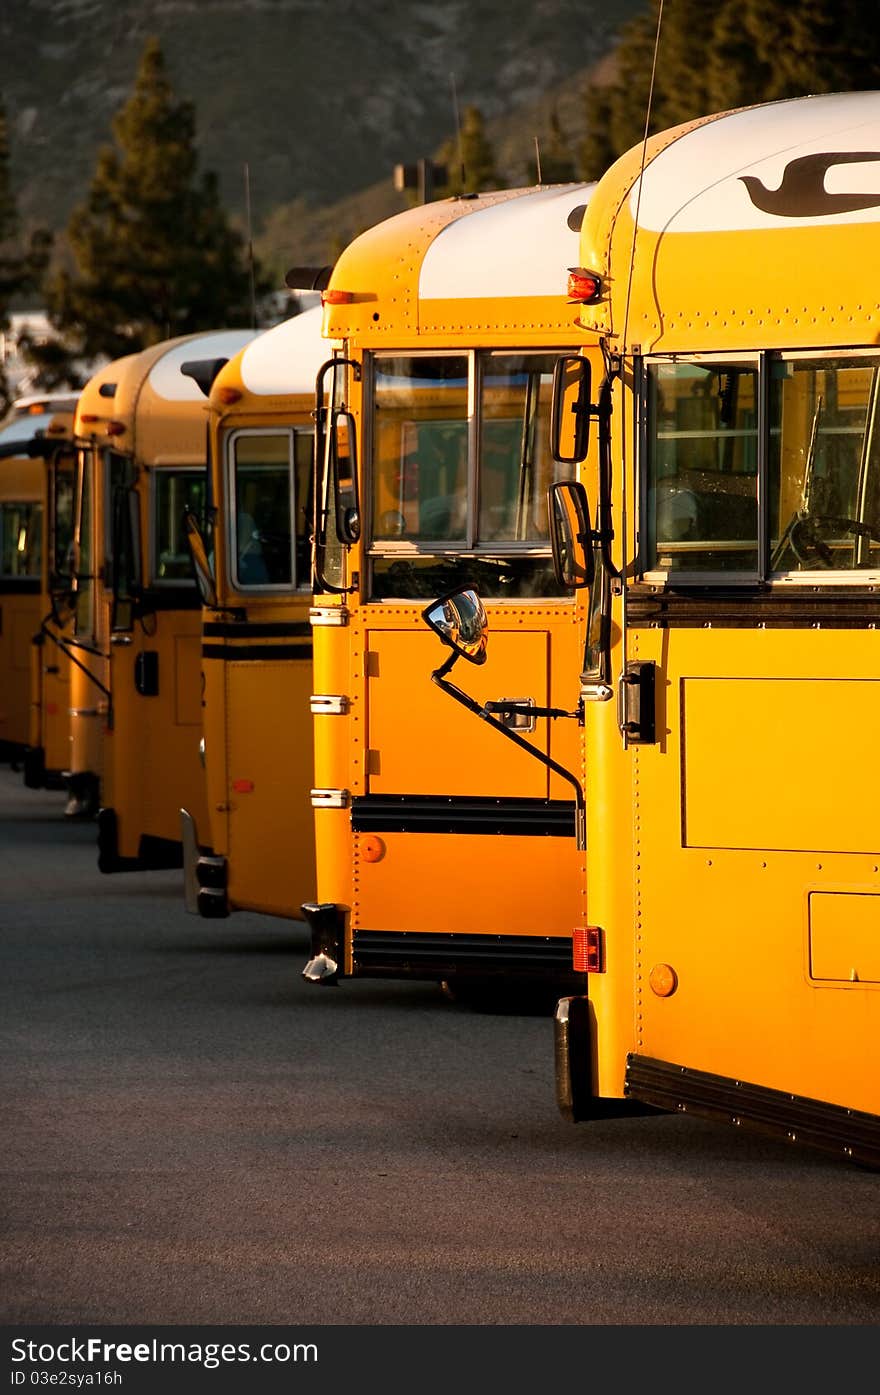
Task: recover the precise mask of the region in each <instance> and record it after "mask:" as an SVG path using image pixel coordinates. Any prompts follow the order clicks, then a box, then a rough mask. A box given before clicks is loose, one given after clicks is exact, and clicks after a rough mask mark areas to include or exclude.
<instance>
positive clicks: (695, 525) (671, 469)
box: [646, 363, 758, 573]
mask: <svg viewBox="0 0 880 1395" xmlns="http://www.w3.org/2000/svg"><path fill="white" fill-rule="evenodd" d="M648 404H649V427H648V430H649V464H648V497H647V504H648V509H647V514H648V516H647V524H648V528H647V534H648V536H647V557H646V563H647V567H646V569H647V570H649V571H652V570H654V569H656V570H659V571H665V572H676V573H682V572H701V573H706V572H750V573H754V572H756V571H757V567H758V372H757V368H756V367H755V366H753V365H751V364H749V365H744V364H729V363H725V364H718V363H712V364H708V363H652V364H650V365H649V366H648Z"/></svg>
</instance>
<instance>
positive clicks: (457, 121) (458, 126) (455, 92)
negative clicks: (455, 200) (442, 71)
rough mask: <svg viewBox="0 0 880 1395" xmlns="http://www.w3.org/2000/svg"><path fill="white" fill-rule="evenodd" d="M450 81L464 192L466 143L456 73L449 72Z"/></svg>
mask: <svg viewBox="0 0 880 1395" xmlns="http://www.w3.org/2000/svg"><path fill="white" fill-rule="evenodd" d="M449 81H450V83H451V84H452V113H453V116H454V118H455V139H456V142H457V144H458V170H459V176H460V178H461V192H462V193H464V181H465V178H466V173H465V168H464V145H463V144H462V139H461V115H460V113H459V110H458V89H457V88H456V86H455V73H450V74H449Z"/></svg>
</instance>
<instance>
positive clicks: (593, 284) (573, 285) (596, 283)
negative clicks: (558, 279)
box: [568, 266, 602, 305]
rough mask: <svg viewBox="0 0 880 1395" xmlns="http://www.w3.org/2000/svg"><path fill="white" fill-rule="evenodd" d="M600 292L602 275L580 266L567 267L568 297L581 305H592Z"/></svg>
mask: <svg viewBox="0 0 880 1395" xmlns="http://www.w3.org/2000/svg"><path fill="white" fill-rule="evenodd" d="M601 294H602V277H601V276H599V275H597V274H596V272H595V271H585V270H584V268H583V267H582V266H570V267H569V268H568V298H569V300H570V301H571V300H577V301H579V302H580V303H581V304H582V305H592V304H593V303H594V302H595V301H597V300H598V299H599V297H600V295H601Z"/></svg>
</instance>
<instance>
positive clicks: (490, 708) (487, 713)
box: [431, 653, 587, 852]
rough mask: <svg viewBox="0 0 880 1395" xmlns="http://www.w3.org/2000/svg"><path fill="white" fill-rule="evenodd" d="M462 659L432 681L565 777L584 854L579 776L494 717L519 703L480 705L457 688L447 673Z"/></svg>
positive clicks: (535, 711)
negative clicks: (570, 788)
mask: <svg viewBox="0 0 880 1395" xmlns="http://www.w3.org/2000/svg"><path fill="white" fill-rule="evenodd" d="M459 657H460V655H458V654H456V653H453V654H452V655H451V656H450V657H449V658H448V659H447V660H446V662H445V663H444V664H441V666H440V668H438V669H435V670H434V672H433V673H432V674H431V682H432V683H436V684H437V687H438V688H442V690H443V692H444V693H447V694H448V695H449V697H451V698H454V699H455V701H456V702H460V703H461V705H462V706H463V707H466V708H467V710H468V711H469V712H473V713H474V714H475V716H477V717H480V718H481V719H482V721H484V722H488V723H489V725H490V726H493V727H494V728H495V730H496V731H500V732H501V735H502V736H506V737H507V739H508V741H512V742H513V743H514V745H515V746H519V747H520V749H521V750H523V751H527V752H528V754H529V755H530V756H532V757H533V758H534V759H535V760H538V761H540V762H541V764H542V765H545V766H546V767H547V769H548V770H552V771H554V772H555V774H557V775H559V776H561V778H562V779H563V780H566V781H567V782H568V784H570V785H571V786H572V788H573V790H574V797H575V837H576V839H577V847H578V851H579V852H583V851H584V849H585V848H586V846H587V810H586V803H585V801H584V792H583V789H582V788H581V783H580V781H579V780H578V779H577V778H576V776H574V775H572V773H571V771H570V770H566V769H565V766H564V765H560V764H559V763H558V761H555V760H552V759H551V758H550V756H545V754H544V752H543V751H539V750H538V749H537V748H536V747H535V746H533V745H532V744H531V742H529V741H526V740H525V739H524V738H523V737H522V736H520V735H519V734H518V733H517V732H515V731H511V729H510V728H509V727H506V726H505V725H504V723H503V722H500V721H499V720H498V718H497V717H495V716H494V715H493V713H494V712H495V711H499V710H503V709H505V708H515V707H516V704H515V703H503V702H501V703H489V702H487V703H479V702H477V700H476V698H472V697H470V695H469V694H468V693H464V692H462V690H461V688H457V687H456V685H455V684H454V683H450V682H449V680H448V679H447V677H446V674H447V673H448V672H449V670H450V669H451V668H452V665H453V664H454V663H455V662H456V660H457V659H458V658H459ZM523 710H526V709H523ZM528 712H529V714H530V715H531V716H544V715H547V716H560V717H575V716H577V713H576V712H565V711H564V710H560V709H550V708H547V709H544V710H542V709H541V708H534V707H530V708H528Z"/></svg>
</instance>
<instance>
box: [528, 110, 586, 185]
mask: <svg viewBox="0 0 880 1395" xmlns="http://www.w3.org/2000/svg"><path fill="white" fill-rule="evenodd" d="M549 126H550V133H549V135H548V136H547V137H546V138H544V139H541V138H539V139H538V151H537V154H536V158H535V159H534V160H530V161H529V182H530V183H531V184H539V183H540V184H570V183H572V182H573V181H574V180H576V179H577V177H578V174H577V164H576V163H575V159H574V156H573V155H572V153H571V150H570V149H569V147H568V144H567V143H566V139H565V136H564V135H563V134H562V127H561V125H560V123H559V113H558V111H557V110H556V109H555V107H554V109H553V111H552V112H551V113H550V121H549ZM538 155H540V160H541V169H540V179H539V178H538V175H539V170H538V158H537V156H538Z"/></svg>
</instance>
